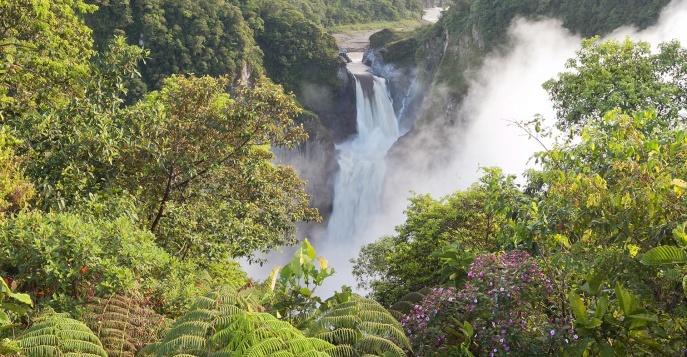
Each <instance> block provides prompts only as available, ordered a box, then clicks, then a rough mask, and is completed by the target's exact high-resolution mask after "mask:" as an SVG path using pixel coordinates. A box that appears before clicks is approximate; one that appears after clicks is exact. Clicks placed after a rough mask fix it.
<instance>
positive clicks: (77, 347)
mask: <svg viewBox="0 0 687 357" xmlns="http://www.w3.org/2000/svg"><path fill="white" fill-rule="evenodd" d="M35 321H36V323H35V324H34V325H33V326H31V327H30V328H29V329H28V330H26V331H25V332H24V333H23V334H22V335H21V336H20V337H19V339H18V342H19V347H20V348H21V350H22V353H23V354H24V355H26V356H27V357H53V356H54V357H58V356H60V357H61V356H69V357H96V356H100V357H107V353H106V352H105V350H104V349H103V346H102V344H101V343H100V340H99V339H98V337H97V336H96V335H95V334H94V333H93V331H91V329H89V328H88V326H86V325H85V324H83V323H82V322H79V321H77V320H74V319H71V318H69V317H67V315H66V314H57V313H55V312H54V311H52V310H49V311H47V312H45V313H44V314H43V315H41V316H39V317H38V318H36V320H35Z"/></svg>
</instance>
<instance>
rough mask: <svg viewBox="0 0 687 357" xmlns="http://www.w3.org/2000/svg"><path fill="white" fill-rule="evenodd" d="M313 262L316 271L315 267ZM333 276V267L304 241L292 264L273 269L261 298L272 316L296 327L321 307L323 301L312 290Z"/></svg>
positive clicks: (294, 255)
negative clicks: (265, 302)
mask: <svg viewBox="0 0 687 357" xmlns="http://www.w3.org/2000/svg"><path fill="white" fill-rule="evenodd" d="M316 261H317V263H318V265H319V269H318V268H317V266H315V262H316ZM332 275H334V268H330V267H329V262H327V260H326V259H324V258H322V257H318V256H317V255H316V253H315V249H314V248H313V247H312V245H310V242H308V240H307V239H305V240H304V241H303V243H302V244H301V246H300V248H298V250H296V252H295V253H294V254H293V258H292V259H291V262H289V263H288V264H287V265H285V266H284V267H283V268H282V267H279V266H278V267H276V268H274V270H272V273H271V274H270V278H269V279H268V281H267V284H268V287H267V288H268V293H267V294H266V296H265V298H264V299H265V300H266V301H267V302H268V303H269V305H270V310H271V312H272V313H273V314H274V315H275V316H277V317H278V318H280V319H286V320H288V321H289V322H291V323H293V324H294V325H296V326H298V325H300V323H302V322H304V321H305V320H306V319H308V318H309V317H310V316H311V315H312V314H313V313H314V312H315V310H316V309H317V308H318V305H321V304H322V299H320V297H318V296H316V295H315V289H317V287H318V286H321V285H322V283H323V282H324V279H326V278H328V277H330V276H332Z"/></svg>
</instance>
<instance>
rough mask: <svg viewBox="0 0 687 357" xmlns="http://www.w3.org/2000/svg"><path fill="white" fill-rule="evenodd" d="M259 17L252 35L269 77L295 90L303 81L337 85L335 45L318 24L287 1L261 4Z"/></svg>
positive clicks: (298, 88)
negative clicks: (258, 28) (259, 25)
mask: <svg viewBox="0 0 687 357" xmlns="http://www.w3.org/2000/svg"><path fill="white" fill-rule="evenodd" d="M260 17H261V18H262V19H263V21H264V22H263V29H262V30H261V31H258V32H257V33H256V37H255V38H256V41H257V43H258V45H260V48H261V49H262V51H263V52H264V53H265V58H264V64H265V70H266V72H267V75H268V76H269V77H270V79H272V80H273V81H274V82H276V83H279V84H282V85H283V86H284V88H285V89H286V90H288V91H295V92H296V93H299V92H300V87H301V85H302V84H303V83H309V82H315V83H317V82H319V83H325V84H327V85H329V86H336V85H337V83H338V79H337V77H336V69H337V66H338V63H339V62H338V53H339V52H338V48H337V46H336V43H335V41H334V38H333V37H332V36H331V35H330V34H328V33H327V32H326V31H325V30H324V29H323V28H322V27H321V26H319V25H317V24H316V23H314V22H312V21H310V20H308V19H306V18H305V17H304V16H303V15H302V14H301V13H300V12H298V11H296V10H294V9H292V8H291V6H289V5H287V4H279V3H273V2H270V3H266V4H263V7H262V8H261V14H260Z"/></svg>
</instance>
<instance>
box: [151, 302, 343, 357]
mask: <svg viewBox="0 0 687 357" xmlns="http://www.w3.org/2000/svg"><path fill="white" fill-rule="evenodd" d="M237 304H240V305H241V306H244V307H248V308H251V309H252V310H259V306H257V305H254V304H252V303H251V300H250V299H249V298H247V297H246V296H245V295H241V294H240V293H238V292H236V291H231V290H224V291H222V292H212V293H209V294H207V295H205V296H203V297H200V298H199V299H198V300H197V301H196V303H195V304H194V305H193V307H192V309H191V311H190V312H189V313H187V314H186V315H184V316H182V317H181V318H179V319H178V320H177V321H176V322H175V323H174V324H173V325H172V327H171V329H170V330H169V331H168V332H167V333H166V334H165V336H164V338H163V339H162V340H161V341H160V342H157V343H153V344H150V345H148V346H146V347H145V348H144V349H143V350H142V351H141V355H143V356H156V357H165V356H175V357H181V356H184V357H190V356H195V357H201V356H203V357H204V356H207V357H229V356H232V357H233V356H329V355H334V356H339V355H340V356H345V354H342V353H341V352H340V349H339V348H337V347H336V346H334V345H332V344H330V343H329V342H327V341H324V340H320V339H316V338H309V337H306V336H304V335H303V333H302V332H301V331H299V330H298V329H296V328H295V327H293V326H292V325H290V324H289V323H288V322H285V321H281V320H278V319H277V318H276V317H274V316H272V315H270V314H268V313H263V312H250V311H246V310H244V309H242V308H239V307H238V306H236V305H237ZM330 353H331V354H330Z"/></svg>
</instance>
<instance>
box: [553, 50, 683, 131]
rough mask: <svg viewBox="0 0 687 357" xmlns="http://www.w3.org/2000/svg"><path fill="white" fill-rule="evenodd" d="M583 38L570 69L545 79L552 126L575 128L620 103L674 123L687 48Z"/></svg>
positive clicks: (627, 109)
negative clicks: (656, 49)
mask: <svg viewBox="0 0 687 357" xmlns="http://www.w3.org/2000/svg"><path fill="white" fill-rule="evenodd" d="M598 41H599V39H598V37H597V38H591V39H588V40H584V41H583V42H582V49H580V50H579V51H578V52H577V58H574V59H570V60H568V62H567V64H566V67H567V68H568V69H569V70H570V71H569V72H563V73H559V74H558V78H557V79H551V80H549V81H547V82H546V83H544V89H546V91H547V92H548V93H549V96H550V97H551V100H552V101H553V104H554V108H555V110H556V117H557V126H558V127H559V128H560V129H563V130H574V131H576V132H579V131H580V130H581V129H582V128H583V127H584V126H585V125H586V124H587V123H588V122H590V121H591V120H592V119H594V118H600V117H602V116H603V115H604V114H605V113H606V112H608V111H610V110H612V109H614V108H620V109H621V110H622V111H623V112H625V113H632V112H634V111H637V110H647V109H654V110H655V111H656V119H657V120H659V121H660V123H662V124H663V125H675V123H676V122H678V121H679V120H680V118H679V112H680V110H682V109H685V108H687V95H686V94H687V50H685V49H684V48H682V47H680V43H679V42H677V41H671V42H667V43H662V44H661V45H660V46H659V52H658V53H657V54H653V53H651V48H650V45H649V43H648V42H643V41H639V42H632V41H631V40H630V39H629V38H626V39H625V40H624V41H622V42H619V41H615V40H609V41H605V42H602V43H599V42H598Z"/></svg>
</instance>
